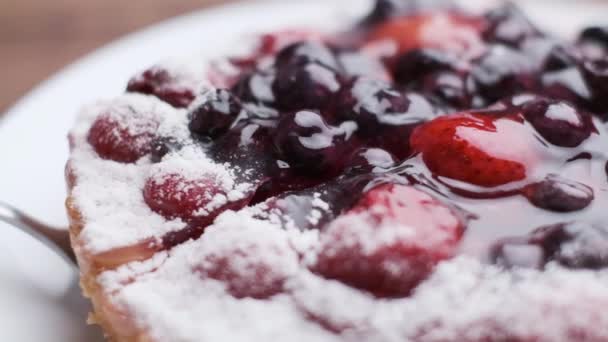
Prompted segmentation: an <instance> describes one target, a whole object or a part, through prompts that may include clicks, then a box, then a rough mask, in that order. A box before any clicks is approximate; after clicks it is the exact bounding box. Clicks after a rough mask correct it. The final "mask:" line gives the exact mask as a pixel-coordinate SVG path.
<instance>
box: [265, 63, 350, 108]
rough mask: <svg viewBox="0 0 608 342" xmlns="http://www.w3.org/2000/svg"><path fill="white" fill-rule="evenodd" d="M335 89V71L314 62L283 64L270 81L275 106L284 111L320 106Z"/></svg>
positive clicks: (336, 79) (336, 82) (337, 82)
mask: <svg viewBox="0 0 608 342" xmlns="http://www.w3.org/2000/svg"><path fill="white" fill-rule="evenodd" d="M339 89H340V80H339V76H338V74H337V73H336V72H335V71H334V70H332V69H330V68H328V67H326V66H324V65H323V64H320V63H317V62H307V63H304V64H288V65H285V66H283V67H281V68H280V69H279V71H278V72H277V76H276V79H275V80H274V82H273V84H272V90H273V93H274V97H275V98H276V100H277V106H278V108H279V109H281V110H284V111H292V110H300V109H324V108H325V107H326V106H327V104H328V103H329V101H330V99H331V98H332V96H333V95H334V94H335V93H336V92H337V91H338V90H339Z"/></svg>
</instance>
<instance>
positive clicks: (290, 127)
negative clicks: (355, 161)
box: [274, 110, 357, 174]
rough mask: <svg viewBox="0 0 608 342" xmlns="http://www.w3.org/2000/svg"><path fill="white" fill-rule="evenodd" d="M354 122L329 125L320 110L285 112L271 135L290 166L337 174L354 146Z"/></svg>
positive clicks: (318, 172) (316, 172)
mask: <svg viewBox="0 0 608 342" xmlns="http://www.w3.org/2000/svg"><path fill="white" fill-rule="evenodd" d="M355 130H356V125H355V124H354V123H353V122H344V123H342V124H341V125H340V126H331V125H329V124H327V122H325V120H324V119H323V117H322V116H321V114H320V113H319V112H314V111H307V110H304V111H297V112H293V113H289V114H284V115H283V117H282V118H281V121H280V123H279V126H278V127H277V130H276V132H277V133H276V135H275V137H274V145H275V149H276V151H277V154H278V157H279V159H281V160H284V161H286V162H287V163H288V164H289V167H291V168H293V169H294V170H297V171H298V172H303V173H306V174H309V173H313V174H323V173H326V174H338V173H339V172H341V170H342V169H343V166H344V159H345V157H347V156H348V155H349V154H350V151H352V150H354V149H355V148H356V147H357V142H356V141H355V139H354V137H353V133H354V131H355Z"/></svg>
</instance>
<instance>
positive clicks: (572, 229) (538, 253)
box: [491, 222, 608, 270]
mask: <svg viewBox="0 0 608 342" xmlns="http://www.w3.org/2000/svg"><path fill="white" fill-rule="evenodd" d="M607 251H608V230H607V229H606V228H605V227H604V226H603V225H600V224H593V223H587V222H571V223H560V224H555V225H551V226H546V227H542V228H539V229H537V230H535V231H533V232H532V233H531V234H530V235H528V236H526V237H520V238H509V239H504V240H502V241H499V242H498V243H497V244H496V245H495V246H494V248H493V249H492V253H491V257H492V259H493V261H494V262H495V263H497V264H499V265H501V266H504V267H509V268H510V267H531V268H537V269H542V268H543V267H544V266H545V265H546V264H547V263H548V262H551V261H554V262H557V263H559V264H561V265H563V266H565V267H568V268H573V269H593V270H599V269H602V268H605V267H608V252H607Z"/></svg>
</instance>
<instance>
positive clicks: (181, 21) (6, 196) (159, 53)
mask: <svg viewBox="0 0 608 342" xmlns="http://www.w3.org/2000/svg"><path fill="white" fill-rule="evenodd" d="M477 2H478V3H480V4H481V3H484V4H485V5H487V1H482V0H478V1H477ZM369 4H370V3H369V2H368V1H367V0H357V1H352V0H333V1H327V0H306V1H303V0H302V1H297V0H292V1H286V0H266V1H249V2H242V3H236V4H233V5H229V6H224V7H220V8H215V9H211V10H206V11H200V12H195V13H193V14H190V15H186V16H182V17H179V18H176V19H172V20H170V21H167V22H164V23H162V24H159V25H156V26H154V27H151V28H149V29H146V30H144V31H141V32H139V33H136V34H132V35H129V36H128V37H126V38H123V39H121V40H119V41H117V42H115V43H113V44H111V45H109V46H107V47H105V48H103V49H100V50H98V51H97V52H95V53H93V54H91V55H90V56H88V57H86V58H84V59H82V60H80V61H79V62H77V63H75V64H73V65H71V66H70V67H68V68H66V69H65V70H64V71H62V72H61V73H59V74H57V75H56V76H55V77H53V78H51V79H50V80H48V81H46V82H44V83H43V84H41V85H40V86H39V87H37V88H36V89H34V90H33V91H32V92H31V93H30V94H29V95H27V96H25V97H24V98H23V99H22V100H21V101H19V102H18V103H17V104H16V105H15V106H14V107H13V108H12V109H11V110H10V111H9V113H8V115H7V116H6V117H5V118H4V120H3V121H2V122H0V156H1V158H2V159H1V162H0V165H1V169H0V170H1V171H0V172H1V173H0V175H1V176H0V189H1V192H0V200H5V201H7V202H10V203H13V204H15V205H17V206H18V207H20V208H22V209H25V210H26V211H27V212H29V213H31V214H33V215H35V216H36V217H39V218H41V219H43V220H44V221H45V222H48V223H50V224H54V225H58V226H66V225H67V222H66V218H65V214H64V208H63V201H64V198H65V190H64V183H63V167H64V163H65V161H66V159H67V155H68V150H67V141H66V132H67V131H68V129H69V128H70V126H71V124H72V122H73V121H74V116H75V114H76V113H77V111H78V108H79V107H80V106H81V105H82V104H84V103H86V102H90V101H93V100H95V99H97V98H103V97H111V96H115V95H118V94H119V93H120V92H121V91H122V90H123V89H124V86H125V84H126V81H127V79H128V77H129V76H130V75H132V74H134V73H135V72H136V71H138V70H140V69H141V68H143V67H145V66H148V65H151V64H153V63H154V62H156V61H158V60H162V59H164V58H167V57H171V56H175V55H187V54H190V53H195V52H199V51H200V50H208V51H210V52H211V51H217V50H221V49H224V47H225V46H228V45H230V43H231V42H234V40H235V39H236V38H238V37H242V36H244V35H245V36H246V35H250V34H251V33H252V32H266V31H272V30H275V29H280V28H286V27H315V26H317V25H318V23H332V25H333V24H337V23H341V22H344V21H346V20H349V18H352V17H354V16H355V15H356V14H357V13H363V12H364V11H365V10H366V9H367V8H368V7H369ZM524 5H525V6H524V7H526V9H528V10H529V12H530V14H531V15H532V16H533V17H534V18H535V19H536V20H538V21H537V22H539V23H541V24H542V25H543V26H545V27H548V28H552V29H554V30H558V31H559V32H560V33H563V34H568V33H571V32H573V29H574V28H576V27H577V26H580V25H582V24H584V23H593V22H601V21H603V22H604V23H607V24H608V4H605V3H601V2H599V1H596V2H594V3H593V4H591V3H590V4H584V3H582V2H576V3H575V2H568V1H564V2H556V1H538V0H537V1H535V2H530V1H527V2H525V3H524ZM346 12H348V13H346ZM323 26H324V28H327V25H326V24H324V25H323ZM57 48H61V46H58V47H57ZM0 225H2V223H0ZM0 232H2V237H1V238H0V303H2V305H0V341H22V342H28V341H46V342H72V341H91V342H94V341H99V340H100V337H99V333H98V331H97V330H96V329H91V328H87V327H86V326H85V324H84V319H85V316H86V310H87V308H86V305H85V304H84V301H82V300H81V299H80V297H79V291H78V289H77V286H76V285H75V284H76V283H75V272H74V269H72V268H71V267H69V266H67V265H66V264H64V263H63V261H62V259H61V258H59V257H57V256H55V255H53V254H52V252H50V251H48V250H47V249H46V248H44V247H43V246H42V245H41V244H39V243H38V242H36V241H33V240H32V239H31V238H30V237H28V236H26V235H24V234H22V233H20V232H17V231H14V230H10V229H7V227H4V226H0Z"/></svg>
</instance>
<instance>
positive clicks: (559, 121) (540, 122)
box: [522, 98, 595, 147]
mask: <svg viewBox="0 0 608 342" xmlns="http://www.w3.org/2000/svg"><path fill="white" fill-rule="evenodd" d="M522 112H523V115H524V117H525V118H526V120H528V122H530V123H531V124H532V126H534V128H535V129H536V131H537V132H538V133H539V134H540V135H541V136H542V137H543V138H545V139H546V140H547V141H548V142H550V143H551V144H553V145H556V146H562V147H576V146H579V145H580V144H581V143H583V142H584V141H585V140H586V139H587V138H589V136H590V135H591V133H592V132H594V131H595V127H594V125H593V121H592V118H591V114H589V113H587V112H585V111H582V110H579V109H577V108H576V107H575V106H573V105H571V104H569V103H568V102H565V101H558V100H551V99H547V98H537V99H536V100H533V101H529V102H527V103H525V104H524V105H523V106H522Z"/></svg>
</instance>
